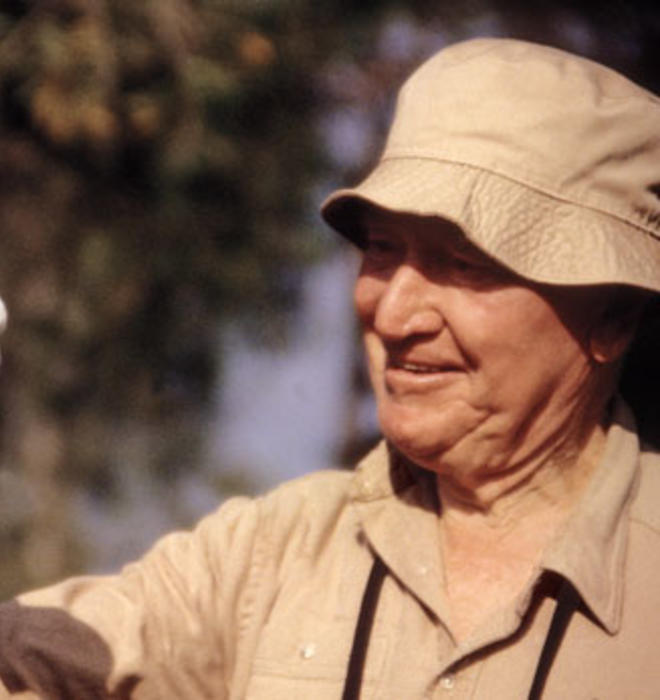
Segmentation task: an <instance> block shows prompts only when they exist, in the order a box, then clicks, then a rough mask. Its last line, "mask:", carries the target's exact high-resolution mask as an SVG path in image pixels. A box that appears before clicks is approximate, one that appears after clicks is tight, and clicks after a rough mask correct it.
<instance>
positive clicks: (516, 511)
mask: <svg viewBox="0 0 660 700" xmlns="http://www.w3.org/2000/svg"><path fill="white" fill-rule="evenodd" d="M604 443H605V431H604V429H603V427H602V426H600V425H598V426H596V427H594V428H593V429H592V430H591V431H590V433H589V434H588V436H587V437H586V438H585V439H584V440H583V441H580V442H579V443H575V442H573V443H572V445H571V446H564V447H563V448H561V449H555V450H553V451H552V452H548V453H545V454H540V455H535V456H534V457H533V458H531V459H529V460H527V461H526V462H525V463H524V464H522V465H519V466H517V467H515V468H512V469H509V470H505V471H503V472H500V473H498V474H495V475H489V476H488V477H487V478H485V479H483V480H480V481H475V482H474V483H472V484H470V485H469V486H466V485H465V483H464V482H462V483H457V482H456V481H455V480H452V479H451V477H450V476H447V475H445V474H438V475H437V478H436V483H437V489H438V495H439V501H440V503H441V504H442V513H443V520H444V522H445V526H449V527H451V525H452V524H453V523H460V524H461V525H468V524H472V525H474V526H479V525H482V526H486V527H487V528H494V529H496V530H498V531H500V532H501V529H502V528H520V529H521V530H524V529H525V527H526V524H527V523H528V520H529V519H530V518H531V519H532V520H537V519H539V518H543V517H545V516H544V514H548V513H551V512H552V513H557V514H560V513H565V512H568V511H569V510H570V509H571V507H572V506H573V504H574V503H575V502H576V500H577V499H578V497H579V496H580V494H581V493H582V491H583V490H584V487H585V486H586V484H587V483H588V482H589V479H590V477H591V475H592V473H593V471H594V469H595V467H596V465H597V464H598V461H599V458H600V455H601V453H602V449H603V446H604Z"/></svg>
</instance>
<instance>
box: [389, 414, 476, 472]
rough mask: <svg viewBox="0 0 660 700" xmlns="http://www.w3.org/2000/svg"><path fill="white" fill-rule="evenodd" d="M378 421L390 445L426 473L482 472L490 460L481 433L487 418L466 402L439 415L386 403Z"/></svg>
mask: <svg viewBox="0 0 660 700" xmlns="http://www.w3.org/2000/svg"><path fill="white" fill-rule="evenodd" d="M378 417H379V421H380V425H381V430H382V432H383V435H384V436H385V437H386V438H387V440H388V441H389V442H390V444H391V445H392V446H393V447H394V448H396V450H397V451H398V452H400V453H401V454H402V455H403V456H404V457H406V458H407V459H409V460H410V461H412V462H414V463H415V464H418V465H419V466H420V467H424V468H425V469H430V470H431V471H434V472H438V473H455V472H464V471H468V472H469V471H472V470H473V469H480V468H481V467H482V465H483V464H484V463H485V459H487V457H486V455H485V454H484V453H485V452H487V444H486V443H485V441H484V439H483V436H482V435H481V431H480V430H479V428H480V427H481V425H482V424H483V422H484V421H485V419H486V418H487V415H486V414H485V413H484V412H481V411H476V410H474V409H473V408H471V407H469V406H468V405H466V404H464V403H462V402H461V403H457V404H456V405H455V406H446V407H445V408H444V409H443V410H436V411H429V409H428V407H410V406H401V405H396V404H392V403H390V402H386V403H384V404H382V405H380V406H379V410H378ZM475 458H476V459H475ZM473 462H474V464H473Z"/></svg>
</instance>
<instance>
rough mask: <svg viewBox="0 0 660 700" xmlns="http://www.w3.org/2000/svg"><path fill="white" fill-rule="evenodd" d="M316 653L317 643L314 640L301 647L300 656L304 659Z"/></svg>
mask: <svg viewBox="0 0 660 700" xmlns="http://www.w3.org/2000/svg"><path fill="white" fill-rule="evenodd" d="M314 654H316V644H313V643H312V642H310V643H309V644H305V645H304V646H303V647H301V649H300V656H301V657H302V658H303V659H311V658H312V656H314Z"/></svg>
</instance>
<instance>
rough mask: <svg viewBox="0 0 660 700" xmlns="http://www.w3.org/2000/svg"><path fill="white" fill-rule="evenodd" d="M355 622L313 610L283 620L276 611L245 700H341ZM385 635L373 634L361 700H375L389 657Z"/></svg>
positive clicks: (261, 644) (263, 638)
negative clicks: (372, 699) (386, 660)
mask: <svg viewBox="0 0 660 700" xmlns="http://www.w3.org/2000/svg"><path fill="white" fill-rule="evenodd" d="M356 621H357V618H355V619H353V618H347V617H344V616H340V615H338V614H334V615H323V614H322V613H321V614H320V613H319V611H318V610H315V609H311V608H310V607H307V606H306V607H305V608H301V609H299V610H298V611H297V614H296V615H286V616H285V619H283V618H282V616H280V614H278V611H277V610H276V611H274V614H272V615H271V618H270V619H269V622H268V623H267V624H266V625H265V626H264V628H263V629H262V633H261V637H260V641H259V645H258V647H257V651H256V653H255V656H254V662H253V665H252V673H251V677H250V681H249V684H248V691H247V694H246V697H247V698H248V699H249V700H266V699H268V700H325V699H326V698H328V699H330V698H332V700H337V698H340V697H341V693H342V689H343V686H344V681H345V678H346V671H347V668H348V659H349V655H350V651H351V646H352V644H353V635H354V633H355V625H356ZM387 647H388V644H387V639H386V637H385V635H383V634H378V632H377V631H376V630H372V634H371V638H370V640H369V647H368V649H367V658H366V663H365V671H364V676H363V683H362V694H361V698H377V697H378V694H377V686H378V682H379V680H380V679H381V678H382V671H383V668H384V665H385V659H386V655H387Z"/></svg>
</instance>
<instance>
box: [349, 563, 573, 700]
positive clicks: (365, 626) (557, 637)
mask: <svg viewBox="0 0 660 700" xmlns="http://www.w3.org/2000/svg"><path fill="white" fill-rule="evenodd" d="M386 574H387V569H386V568H385V564H383V562H382V561H381V560H380V559H379V558H378V557H376V559H375V560H374V563H373V566H372V567H371V573H370V574H369V579H368V580H367V585H366V587H365V589H364V594H363V596H362V604H361V605H360V614H359V615H358V620H357V624H356V626H355V634H354V635H353V646H352V647H351V655H350V658H349V661H348V669H347V671H346V681H345V682H344V692H343V693H342V700H359V697H360V688H361V686H362V674H363V672H364V662H365V659H366V656H367V649H368V648H369V637H370V636H371V629H372V627H373V622H374V616H375V614H376V608H377V607H378V598H379V596H380V591H381V588H382V586H383V580H384V578H385V575H386ZM579 604H580V594H579V593H578V592H577V591H576V590H575V588H574V587H573V586H572V585H571V583H569V582H568V581H566V580H563V581H562V583H561V585H560V587H559V592H558V595H557V607H556V608H555V613H554V615H553V616H552V621H551V622H550V627H549V629H548V634H547V635H546V638H545V643H544V644H543V649H542V650H541V655H540V656H539V660H538V663H537V665H536V672H535V673H534V680H533V681H532V687H531V689H530V691H529V695H528V696H527V697H528V700H539V699H540V697H541V693H542V692H543V687H544V686H545V682H546V680H547V678H548V674H549V673H550V668H551V666H552V662H553V661H554V659H555V656H556V655H557V650H558V649H559V645H560V644H561V640H562V639H563V637H564V634H565V632H566V629H567V628H568V623H569V622H570V620H571V617H572V615H573V613H574V612H575V610H576V609H577V608H578V606H579Z"/></svg>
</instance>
